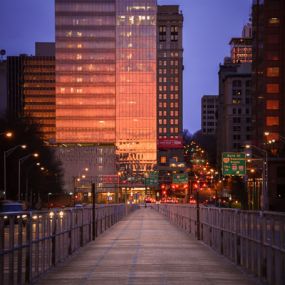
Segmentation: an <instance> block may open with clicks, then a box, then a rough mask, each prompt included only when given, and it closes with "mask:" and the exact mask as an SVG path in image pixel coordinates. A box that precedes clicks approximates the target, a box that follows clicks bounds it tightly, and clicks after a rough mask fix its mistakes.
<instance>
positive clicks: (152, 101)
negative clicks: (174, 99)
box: [55, 0, 157, 170]
mask: <svg viewBox="0 0 285 285" xmlns="http://www.w3.org/2000/svg"><path fill="white" fill-rule="evenodd" d="M55 9H56V140H57V143H65V144H68V143H80V144H84V143H88V144H93V143H96V144H98V143H99V144H101V143H103V144H104V143H113V144H116V146H117V148H116V150H117V157H118V158H119V163H120V164H125V165H128V167H130V165H131V168H132V169H133V170H134V169H136V170H146V169H151V168H152V167H153V166H154V165H155V164H156V136H157V134H156V128H157V127H156V84H157V83H156V13H157V4H156V0H94V1H90V0H72V1H71V0H56V5H55Z"/></svg>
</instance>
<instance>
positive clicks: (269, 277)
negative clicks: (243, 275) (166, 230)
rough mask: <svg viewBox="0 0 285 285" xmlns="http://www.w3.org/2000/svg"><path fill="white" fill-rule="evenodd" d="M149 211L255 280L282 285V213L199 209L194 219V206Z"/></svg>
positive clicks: (284, 216) (284, 275) (284, 250)
mask: <svg viewBox="0 0 285 285" xmlns="http://www.w3.org/2000/svg"><path fill="white" fill-rule="evenodd" d="M152 208H153V209H154V210H156V211H158V212H160V213H161V214H162V215H164V216H165V217H167V218H168V219H169V220H170V222H172V223H173V224H175V225H176V226H178V227H180V228H181V229H183V230H185V231H186V232H187V233H189V234H191V235H193V236H194V237H196V238H197V239H200V240H201V241H203V242H204V243H206V244H207V245H208V246H210V247H212V248H213V249H214V250H215V251H217V252H218V253H220V254H222V255H224V256H226V257H227V258H229V259H230V260H231V261H232V262H234V263H235V264H237V265H238V266H241V267H243V268H245V269H246V270H247V271H248V272H249V273H251V274H253V275H255V276H256V277H257V278H258V279H259V280H261V281H263V282H266V283H267V284H270V285H284V280H285V213H276V212H268V211H243V210H238V209H225V208H217V207H204V206H202V207H201V206H200V209H199V215H197V208H196V206H194V205H183V204H182V205H181V204H180V205H177V204H175V205H174V204H160V205H152ZM197 218H198V219H199V220H198V221H197Z"/></svg>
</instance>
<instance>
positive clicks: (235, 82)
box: [233, 80, 241, 87]
mask: <svg viewBox="0 0 285 285" xmlns="http://www.w3.org/2000/svg"><path fill="white" fill-rule="evenodd" d="M233 87H241V80H234V81H233Z"/></svg>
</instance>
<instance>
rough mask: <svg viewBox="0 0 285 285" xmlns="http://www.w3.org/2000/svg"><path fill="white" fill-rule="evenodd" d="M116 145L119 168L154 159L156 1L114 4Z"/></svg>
mask: <svg viewBox="0 0 285 285" xmlns="http://www.w3.org/2000/svg"><path fill="white" fill-rule="evenodd" d="M116 19H117V23H116V24H117V25H116V146H117V155H118V157H119V164H120V166H123V167H124V166H130V167H129V168H131V169H133V170H134V171H145V170H151V169H153V167H154V166H155V165H156V160H157V153H156V150H157V146H156V144H157V132H156V130H157V125H156V122H157V115H156V109H157V108H156V106H157V100H156V85H157V84H156V70H157V65H156V50H157V48H156V24H157V5H156V0H147V1H145V0H117V1H116Z"/></svg>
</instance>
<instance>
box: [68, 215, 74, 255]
mask: <svg viewBox="0 0 285 285" xmlns="http://www.w3.org/2000/svg"><path fill="white" fill-rule="evenodd" d="M69 218H70V223H69V233H68V237H69V248H68V253H69V255H71V254H72V252H73V246H72V245H73V238H72V233H73V210H71V211H70V212H69Z"/></svg>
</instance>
